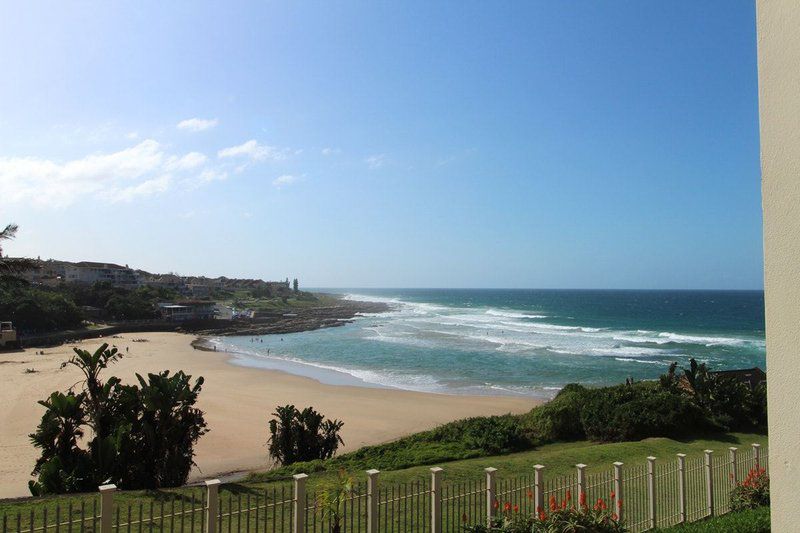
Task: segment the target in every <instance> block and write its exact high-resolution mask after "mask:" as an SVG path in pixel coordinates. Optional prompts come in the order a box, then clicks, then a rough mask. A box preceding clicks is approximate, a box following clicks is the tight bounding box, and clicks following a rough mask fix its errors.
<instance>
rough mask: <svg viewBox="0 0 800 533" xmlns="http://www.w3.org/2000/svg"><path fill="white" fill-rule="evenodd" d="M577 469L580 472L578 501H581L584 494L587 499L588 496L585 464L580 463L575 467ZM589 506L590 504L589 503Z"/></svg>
mask: <svg viewBox="0 0 800 533" xmlns="http://www.w3.org/2000/svg"><path fill="white" fill-rule="evenodd" d="M575 468H576V469H577V470H578V494H577V497H578V501H580V498H581V495H582V494H583V495H584V497H587V496H588V495H587V494H586V465H585V464H583V463H578V464H576V465H575ZM587 504H588V502H587Z"/></svg>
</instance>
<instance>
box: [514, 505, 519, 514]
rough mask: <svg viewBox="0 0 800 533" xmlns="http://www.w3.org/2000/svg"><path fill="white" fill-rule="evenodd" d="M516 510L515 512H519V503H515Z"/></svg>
mask: <svg viewBox="0 0 800 533" xmlns="http://www.w3.org/2000/svg"><path fill="white" fill-rule="evenodd" d="M514 512H515V513H518V512H519V505H514Z"/></svg>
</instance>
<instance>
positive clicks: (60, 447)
mask: <svg viewBox="0 0 800 533" xmlns="http://www.w3.org/2000/svg"><path fill="white" fill-rule="evenodd" d="M119 357H121V354H119V353H118V352H117V349H116V348H111V349H109V348H108V345H107V344H103V345H102V346H100V347H99V348H98V349H97V351H95V352H94V353H90V352H88V351H86V350H80V349H77V348H75V356H73V357H72V359H70V360H69V361H67V362H66V363H64V365H68V364H69V365H74V366H76V367H77V368H78V369H79V370H80V371H81V372H82V373H83V375H84V378H85V379H84V381H83V382H82V389H81V390H80V392H77V393H76V392H75V391H72V390H70V391H68V392H67V393H66V394H65V393H62V392H59V391H56V392H53V393H52V394H51V395H50V397H49V398H47V399H46V400H43V401H41V402H39V403H40V404H41V405H42V406H44V407H45V409H46V411H45V413H44V414H43V415H42V420H41V422H40V423H39V426H38V427H37V429H36V432H34V433H33V434H31V435H30V438H31V442H32V443H33V444H34V446H36V447H37V448H40V449H41V450H42V454H41V457H39V459H38V460H37V461H36V465H35V467H34V469H33V475H35V476H37V480H36V481H31V482H30V483H29V487H30V490H31V493H32V494H33V495H35V496H37V495H43V494H53V493H64V492H86V491H93V490H96V488H97V486H98V485H100V484H103V483H109V482H110V483H115V484H116V485H117V486H118V487H120V488H123V489H138V488H160V487H174V486H179V485H182V484H184V483H185V482H186V479H187V478H188V476H189V470H190V469H191V467H192V465H193V464H194V461H193V457H194V445H195V443H196V442H197V440H198V439H199V438H200V437H201V436H202V435H203V434H204V433H206V423H205V420H204V418H203V412H202V411H200V410H199V409H196V408H195V407H194V404H195V403H196V401H197V396H198V394H199V393H200V389H201V387H202V384H203V378H202V377H201V378H198V379H197V380H196V382H195V383H194V385H192V383H191V376H187V375H186V374H184V373H183V372H178V373H176V374H174V375H170V373H169V371H167V370H165V371H163V372H160V373H158V374H148V375H147V378H146V379H145V378H144V377H142V376H141V375H139V374H136V377H137V379H138V381H139V385H138V386H136V385H124V384H122V382H121V380H120V379H119V378H116V377H111V378H109V379H108V381H105V382H104V381H102V379H101V377H100V374H101V372H102V371H103V370H104V369H106V368H107V367H108V365H110V364H112V363H113V362H115V361H116V360H117V359H118V358H119ZM87 434H91V435H92V438H91V439H90V440H89V441H88V442H86V444H85V446H83V447H82V445H83V443H84V439H83V437H84V436H85V435H87Z"/></svg>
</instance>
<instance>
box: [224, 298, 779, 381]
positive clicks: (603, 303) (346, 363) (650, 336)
mask: <svg viewBox="0 0 800 533" xmlns="http://www.w3.org/2000/svg"><path fill="white" fill-rule="evenodd" d="M328 292H334V293H339V294H343V295H344V296H345V297H346V298H349V299H354V300H370V301H380V302H386V303H388V304H390V305H391V306H392V310H391V311H389V312H387V313H382V314H377V315H366V316H360V317H357V318H356V319H355V320H354V321H353V323H351V324H347V325H345V326H342V327H336V328H329V329H323V330H317V331H309V332H303V333H292V334H284V335H265V336H261V337H223V338H216V339H212V341H213V342H215V343H216V344H218V345H219V347H220V349H223V350H227V351H231V352H234V353H235V354H236V357H235V359H234V361H233V362H234V363H236V364H240V365H244V366H252V367H262V368H271V369H278V370H283V371H286V372H291V373H294V374H299V375H305V376H310V377H313V378H315V379H318V380H320V381H322V382H325V383H332V384H340V385H357V386H376V387H392V388H399V389H407V390H415V391H429V392H439V393H450V394H504V395H529V396H537V397H549V396H552V395H553V394H555V392H556V391H557V390H558V389H559V388H561V387H563V386H564V385H565V384H567V383H583V384H587V385H605V384H614V383H620V382H624V381H625V380H626V379H627V378H633V379H636V380H642V379H656V378H657V377H658V376H659V375H660V374H661V373H663V372H664V371H666V369H667V368H668V366H669V365H670V363H671V362H673V361H677V362H678V363H679V364H680V365H682V366H688V362H689V359H690V358H692V357H694V358H696V359H697V360H698V361H700V362H706V363H708V365H709V366H710V367H711V368H712V369H730V368H750V367H754V366H759V367H761V368H765V359H766V351H765V341H764V297H763V292H762V291H632V290H630V291H627V290H626V291H618V290H488V289H487V290H466V289H464V290H434V289H424V290H423V289H414V290H409V289H405V290H399V289H391V290H390V289H381V290H375V289H372V290H366V289H362V290H355V289H354V290H347V291H344V290H337V291H333V290H330V291H328Z"/></svg>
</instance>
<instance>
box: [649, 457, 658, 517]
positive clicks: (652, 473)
mask: <svg viewBox="0 0 800 533" xmlns="http://www.w3.org/2000/svg"><path fill="white" fill-rule="evenodd" d="M647 496H648V498H649V500H650V501H649V504H650V505H649V511H650V527H651V528H653V529H655V528H656V527H658V524H657V520H656V458H655V457H653V456H652V455H651V456H650V457H648V458H647Z"/></svg>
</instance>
